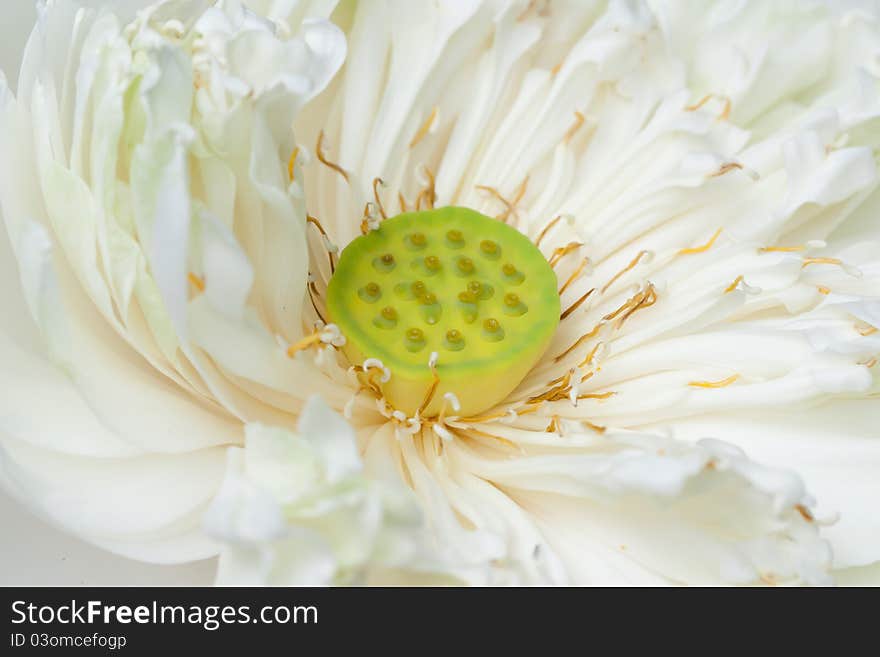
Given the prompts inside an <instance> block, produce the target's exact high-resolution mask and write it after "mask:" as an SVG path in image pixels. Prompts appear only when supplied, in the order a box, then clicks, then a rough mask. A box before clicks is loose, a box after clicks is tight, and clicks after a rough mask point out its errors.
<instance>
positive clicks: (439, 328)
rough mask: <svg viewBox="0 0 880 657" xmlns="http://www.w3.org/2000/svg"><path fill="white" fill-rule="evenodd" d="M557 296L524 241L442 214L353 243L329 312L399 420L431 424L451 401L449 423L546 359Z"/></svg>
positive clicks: (504, 391)
mask: <svg viewBox="0 0 880 657" xmlns="http://www.w3.org/2000/svg"><path fill="white" fill-rule="evenodd" d="M556 285H557V281H556V275H555V274H554V272H553V270H552V269H551V267H550V265H549V264H548V263H547V261H546V259H545V258H544V256H543V254H542V253H541V252H540V251H539V250H538V248H537V247H536V246H535V245H534V244H532V242H531V241H530V240H529V239H528V238H527V237H526V236H525V235H523V234H522V233H520V232H519V231H517V230H515V229H514V228H511V227H510V226H508V225H507V224H504V223H502V222H500V221H498V220H496V219H491V218H489V217H487V216H485V215H482V214H480V213H479V212H475V211H474V210H470V209H467V208H458V207H445V208H439V209H436V210H426V211H422V212H408V213H405V214H400V215H397V216H396V217H392V218H390V219H386V220H385V221H383V222H382V223H381V224H380V226H379V228H378V229H377V230H373V231H370V232H369V233H367V234H366V235H362V236H361V237H358V238H357V239H355V240H354V241H353V242H351V244H349V245H348V246H347V247H346V248H345V250H344V251H343V252H342V255H341V257H340V259H339V264H338V266H337V267H336V273H335V274H334V275H333V278H332V279H330V284H329V287H328V289H327V310H328V312H329V314H330V320H331V321H332V322H334V323H335V324H337V325H338V326H339V328H340V330H341V331H342V333H343V334H344V335H345V337H346V344H345V347H344V351H345V355H346V356H347V357H348V359H349V361H350V362H351V364H352V365H361V364H363V362H364V360H366V359H367V358H378V359H379V360H381V361H382V363H383V364H384V365H385V366H386V367H387V368H388V369H389V370H390V372H391V378H390V379H389V380H388V381H387V382H385V383H379V378H378V377H374V378H373V382H374V383H376V384H377V385H381V389H382V394H383V395H384V397H385V399H386V400H387V401H388V403H389V404H391V406H393V407H394V408H395V409H396V410H400V411H403V412H404V413H406V414H407V415H409V416H413V415H415V413H416V412H417V411H419V410H421V416H422V417H426V418H430V417H433V416H435V415H437V414H438V413H439V412H440V410H441V407H442V406H443V403H444V395H445V394H446V393H448V392H452V393H454V394H455V396H456V397H457V398H458V401H459V403H460V404H461V409H460V410H459V411H455V412H454V413H453V410H452V408H451V407H449V408H448V411H447V414H448V415H452V414H454V415H461V416H472V415H475V414H477V413H480V412H482V411H485V410H486V409H488V408H490V407H492V406H494V405H496V404H497V403H499V402H500V401H502V400H503V399H504V398H505V397H507V395H508V394H510V392H511V391H512V390H513V389H514V388H515V387H516V386H517V385H518V384H519V382H520V381H522V379H523V378H524V377H525V376H526V374H528V372H529V370H531V368H532V367H533V366H534V365H535V363H537V362H538V360H539V359H540V358H541V356H542V355H543V354H544V351H545V350H546V349H547V347H548V345H549V344H550V341H551V339H552V338H553V334H554V332H555V331H556V327H557V325H558V324H559V312H560V307H559V294H558V293H557V291H556ZM434 352H436V354H437V361H436V367H435V370H434V372H432V369H431V367H430V365H429V361H430V359H431V354H432V353H434ZM435 372H436V376H437V377H438V378H439V384H437V386H436V389H434V391H433V394H431V390H432V387H433V386H434V385H435ZM429 398H430V403H428V404H427V405H426V406H424V408H422V407H423V405H424V404H425V402H426V400H428V399H429Z"/></svg>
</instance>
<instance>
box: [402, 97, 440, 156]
mask: <svg viewBox="0 0 880 657" xmlns="http://www.w3.org/2000/svg"><path fill="white" fill-rule="evenodd" d="M438 109H439V108H438V107H437V106H436V105H435V106H434V109H432V110H431V114H430V116H428V118H427V119H426V120H425V122H424V123H423V124H422V127H420V128H419V129H418V131H417V132H416V134H415V136H414V137H413V138H412V141H410V142H409V147H410V148H414V147H415V146H416V144H418V143H419V142H420V141H422V139H424V138H425V136H426V135H427V134H428V132H430V130H431V126H432V125H434V121H435V120H436V118H437V112H438Z"/></svg>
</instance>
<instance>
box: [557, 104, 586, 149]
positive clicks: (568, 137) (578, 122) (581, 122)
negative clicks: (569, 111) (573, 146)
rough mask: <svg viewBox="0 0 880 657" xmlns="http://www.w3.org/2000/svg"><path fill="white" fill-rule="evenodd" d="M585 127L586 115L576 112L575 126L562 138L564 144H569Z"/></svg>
mask: <svg viewBox="0 0 880 657" xmlns="http://www.w3.org/2000/svg"><path fill="white" fill-rule="evenodd" d="M583 125H584V115H583V114H581V113H580V112H578V111H577V110H575V112H574V124H573V125H572V126H571V127H570V128H569V129H568V130H567V131H566V132H565V136H564V137H563V138H562V141H563V143H566V144H567V143H568V142H570V141H571V138H572V137H574V136H575V134H577V131H578V130H580V129H581V126H583Z"/></svg>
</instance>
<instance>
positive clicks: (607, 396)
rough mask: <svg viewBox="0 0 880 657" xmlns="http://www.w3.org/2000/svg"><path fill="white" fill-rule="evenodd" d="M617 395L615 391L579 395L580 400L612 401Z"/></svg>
mask: <svg viewBox="0 0 880 657" xmlns="http://www.w3.org/2000/svg"><path fill="white" fill-rule="evenodd" d="M616 394H617V393H616V392H614V391H613V390H612V391H610V392H588V393H586V394H583V395H578V399H610V398H611V397H614V395H616Z"/></svg>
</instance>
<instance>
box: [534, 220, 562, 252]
mask: <svg viewBox="0 0 880 657" xmlns="http://www.w3.org/2000/svg"><path fill="white" fill-rule="evenodd" d="M560 219H562V215H561V214H558V215H556V216H555V217H553V219H552V220H551V221H550V223H548V224H547V225H546V226H544V230H542V231H541V232H540V233H539V234H538V239H536V240H535V246H541V241H542V240H543V239H544V237H545V236H546V235H547V233H548V232H549V231H550V229H551V228H553V226H555V225H556V224H558V223H559V220H560Z"/></svg>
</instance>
